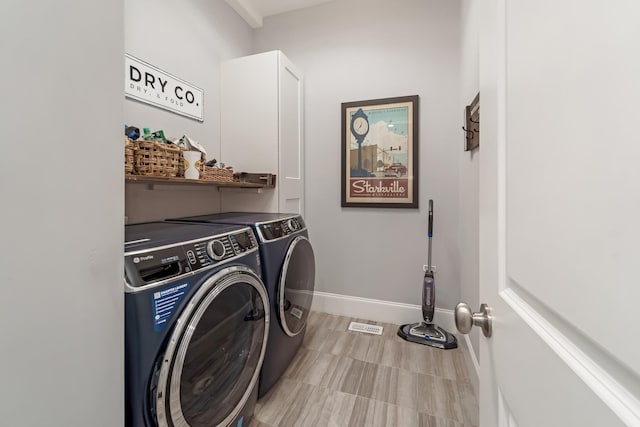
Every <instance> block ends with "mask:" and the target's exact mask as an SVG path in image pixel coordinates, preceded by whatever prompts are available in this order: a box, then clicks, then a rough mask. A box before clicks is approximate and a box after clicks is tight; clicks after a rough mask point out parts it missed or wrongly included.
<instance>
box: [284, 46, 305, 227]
mask: <svg viewBox="0 0 640 427" xmlns="http://www.w3.org/2000/svg"><path fill="white" fill-rule="evenodd" d="M278 75H279V76H278V78H279V88H280V93H279V95H280V99H279V114H278V116H279V117H278V119H279V120H278V127H279V131H280V132H279V136H280V138H279V147H278V163H279V168H278V169H279V170H278V173H279V177H278V181H279V182H278V184H279V185H280V188H279V200H278V210H279V211H280V212H287V213H289V212H291V213H299V214H303V215H304V143H303V141H304V140H303V126H302V123H303V114H302V105H303V103H302V74H301V73H300V72H299V71H298V70H297V69H296V68H295V67H294V65H293V64H292V63H291V62H290V61H289V60H288V59H287V57H285V56H284V55H282V54H280V61H279V72H278Z"/></svg>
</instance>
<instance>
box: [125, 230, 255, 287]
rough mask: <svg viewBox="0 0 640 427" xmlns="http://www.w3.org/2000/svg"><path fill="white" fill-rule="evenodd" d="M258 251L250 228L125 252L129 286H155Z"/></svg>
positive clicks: (126, 275)
mask: <svg viewBox="0 0 640 427" xmlns="http://www.w3.org/2000/svg"><path fill="white" fill-rule="evenodd" d="M257 250H258V242H257V240H256V237H255V235H254V233H253V231H252V230H251V229H250V228H246V229H243V230H241V231H235V232H231V233H227V234H221V235H217V236H212V237H207V238H205V239H199V240H195V241H191V242H186V243H180V244H176V245H168V246H164V247H160V248H152V249H146V250H141V251H133V252H129V253H125V258H124V264H125V277H126V279H127V283H128V285H129V286H131V287H134V288H139V287H142V286H147V285H159V284H162V283H164V282H166V281H167V280H169V279H175V278H177V277H180V276H186V275H190V274H193V273H194V272H195V271H198V270H201V269H203V268H207V267H211V266H214V265H219V264H221V263H226V262H229V261H232V260H234V259H236V258H238V257H240V256H243V255H245V254H247V253H249V252H252V251H257Z"/></svg>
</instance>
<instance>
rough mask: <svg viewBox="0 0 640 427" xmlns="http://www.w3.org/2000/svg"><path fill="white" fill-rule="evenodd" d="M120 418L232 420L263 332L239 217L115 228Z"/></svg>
mask: <svg viewBox="0 0 640 427" xmlns="http://www.w3.org/2000/svg"><path fill="white" fill-rule="evenodd" d="M124 256H125V387H126V388H125V399H126V400H125V408H126V422H125V424H126V425H127V426H129V427H151V426H154V427H155V426H160V427H165V426H167V427H178V426H180V427H187V426H189V427H204V426H207V427H208V426H234V427H241V426H242V425H243V424H244V425H247V424H248V423H249V421H250V418H251V415H252V414H253V409H254V406H255V403H256V400H257V392H258V387H257V384H258V379H259V373H260V369H261V367H262V363H263V360H264V355H265V352H266V343H267V341H268V335H269V319H270V314H269V313H270V311H269V300H268V295H267V292H266V288H265V286H264V284H263V282H262V279H261V272H260V257H259V251H258V243H257V240H256V237H255V234H254V232H253V230H252V229H251V228H250V227H247V226H234V225H218V226H215V227H213V226H205V225H195V224H171V223H166V222H153V223H145V224H136V225H128V226H126V227H125V254H124Z"/></svg>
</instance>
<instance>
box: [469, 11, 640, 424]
mask: <svg viewBox="0 0 640 427" xmlns="http://www.w3.org/2000/svg"><path fill="white" fill-rule="evenodd" d="M481 8H482V11H481V17H480V19H481V21H480V22H481V24H480V27H481V31H480V33H481V35H480V46H481V47H480V62H481V64H480V93H481V97H480V103H481V109H480V114H481V121H482V125H481V126H482V138H481V145H480V152H479V155H480V301H481V302H483V303H487V304H488V305H489V306H490V307H491V308H492V314H493V335H492V336H491V337H490V338H485V337H481V342H480V367H481V378H480V408H481V409H480V419H481V426H482V427H494V426H519V427H527V426H532V427H533V426H535V427H541V426H544V427H553V426H562V427H573V426H581V427H582V426H598V427H600V426H602V427H612V426H623V425H627V426H640V342H639V341H638V337H640V331H639V329H638V316H639V314H638V313H639V311H640V310H639V309H640V304H639V303H640V268H638V267H640V129H638V127H639V126H640V2H638V1H637V0H611V1H598V0H580V1H578V0H567V1H557V0H518V1H507V0H483V1H482V6H481ZM472 308H474V309H476V310H477V309H478V308H477V307H472Z"/></svg>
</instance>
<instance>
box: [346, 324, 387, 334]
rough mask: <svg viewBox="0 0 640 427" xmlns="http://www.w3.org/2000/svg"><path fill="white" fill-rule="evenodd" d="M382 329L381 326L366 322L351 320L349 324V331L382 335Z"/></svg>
mask: <svg viewBox="0 0 640 427" xmlns="http://www.w3.org/2000/svg"><path fill="white" fill-rule="evenodd" d="M383 329H384V328H383V327H382V326H377V325H368V324H366V323H358V322H351V323H350V324H349V330H350V331H355V332H364V333H366V334H373V335H382V330H383Z"/></svg>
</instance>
